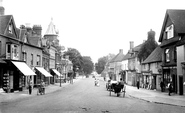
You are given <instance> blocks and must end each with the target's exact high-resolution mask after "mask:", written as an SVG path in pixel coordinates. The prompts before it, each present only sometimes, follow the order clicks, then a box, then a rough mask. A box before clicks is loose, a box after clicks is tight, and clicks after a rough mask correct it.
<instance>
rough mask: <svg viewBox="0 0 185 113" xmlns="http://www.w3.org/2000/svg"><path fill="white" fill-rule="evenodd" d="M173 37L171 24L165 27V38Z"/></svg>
mask: <svg viewBox="0 0 185 113" xmlns="http://www.w3.org/2000/svg"><path fill="white" fill-rule="evenodd" d="M173 37H174V26H173V24H172V25H170V26H169V27H167V28H166V38H167V39H170V38H173Z"/></svg>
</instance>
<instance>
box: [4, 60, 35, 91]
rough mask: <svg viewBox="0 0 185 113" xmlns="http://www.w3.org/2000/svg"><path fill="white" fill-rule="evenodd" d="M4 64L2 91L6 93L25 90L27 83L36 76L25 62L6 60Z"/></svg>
mask: <svg viewBox="0 0 185 113" xmlns="http://www.w3.org/2000/svg"><path fill="white" fill-rule="evenodd" d="M6 64H7V65H6V66H5V68H4V71H3V82H4V83H3V89H4V90H5V91H6V92H14V91H16V90H19V91H22V90H23V89H26V88H27V86H28V81H29V80H32V76H33V75H36V74H35V73H34V72H33V71H32V70H31V69H30V67H29V66H28V65H27V64H26V63H25V62H22V61H13V60H6Z"/></svg>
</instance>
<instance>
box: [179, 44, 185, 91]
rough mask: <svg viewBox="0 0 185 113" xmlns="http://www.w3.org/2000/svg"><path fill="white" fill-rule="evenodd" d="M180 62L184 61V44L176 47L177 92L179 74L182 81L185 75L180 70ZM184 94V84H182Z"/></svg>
mask: <svg viewBox="0 0 185 113" xmlns="http://www.w3.org/2000/svg"><path fill="white" fill-rule="evenodd" d="M181 62H185V49H184V45H182V46H178V47H177V89H178V90H177V91H178V93H179V76H183V79H184V80H183V81H184V82H185V75H184V74H183V73H185V72H183V70H182V65H181ZM183 90H184V94H185V86H184V89H183Z"/></svg>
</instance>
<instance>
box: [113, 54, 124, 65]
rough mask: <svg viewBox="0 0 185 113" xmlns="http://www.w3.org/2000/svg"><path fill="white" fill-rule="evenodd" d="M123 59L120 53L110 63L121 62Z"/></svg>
mask: <svg viewBox="0 0 185 113" xmlns="http://www.w3.org/2000/svg"><path fill="white" fill-rule="evenodd" d="M123 57H124V54H123V53H122V52H121V53H118V54H117V55H116V56H115V57H114V58H113V59H112V60H111V61H110V63H113V62H121V61H122V59H123Z"/></svg>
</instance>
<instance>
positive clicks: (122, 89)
mask: <svg viewBox="0 0 185 113" xmlns="http://www.w3.org/2000/svg"><path fill="white" fill-rule="evenodd" d="M112 92H114V93H115V94H117V97H119V96H120V95H121V94H123V97H125V93H126V86H125V85H124V86H122V85H121V84H120V83H111V85H110V88H109V95H110V96H111V93H112Z"/></svg>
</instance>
